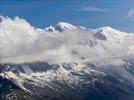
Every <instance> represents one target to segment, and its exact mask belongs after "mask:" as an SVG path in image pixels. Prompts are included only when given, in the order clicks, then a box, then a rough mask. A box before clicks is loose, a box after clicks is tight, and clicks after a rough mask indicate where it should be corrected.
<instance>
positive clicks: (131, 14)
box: [127, 8, 134, 19]
mask: <svg viewBox="0 0 134 100" xmlns="http://www.w3.org/2000/svg"><path fill="white" fill-rule="evenodd" d="M127 17H128V18H133V19H134V8H133V9H130V10H129V11H128V13H127Z"/></svg>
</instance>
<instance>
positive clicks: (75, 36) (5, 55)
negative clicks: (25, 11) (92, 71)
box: [0, 17, 134, 63]
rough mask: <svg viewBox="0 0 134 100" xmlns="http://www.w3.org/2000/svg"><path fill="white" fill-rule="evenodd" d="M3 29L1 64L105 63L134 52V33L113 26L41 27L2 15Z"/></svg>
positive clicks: (64, 24)
mask: <svg viewBox="0 0 134 100" xmlns="http://www.w3.org/2000/svg"><path fill="white" fill-rule="evenodd" d="M68 26H69V27H68ZM70 27H71V28H70ZM59 29H60V30H59ZM0 31H1V32H0V38H1V39H0V53H1V55H0V60H1V63H6V62H13V63H23V62H33V61H46V62H49V63H74V62H97V61H101V62H103V60H104V59H107V58H110V59H114V57H122V56H127V55H132V54H133V51H134V41H133V40H134V35H133V34H128V33H125V32H120V31H117V30H115V29H112V28H111V27H102V28H99V29H87V28H84V27H80V26H73V25H71V24H67V23H64V22H62V24H61V23H59V24H58V25H57V26H51V27H48V28H46V29H39V28H35V27H33V26H31V25H30V24H29V23H28V22H27V21H26V20H24V19H21V18H19V17H15V19H11V18H9V17H1V22H0ZM124 45H125V46H124ZM112 62H113V61H112Z"/></svg>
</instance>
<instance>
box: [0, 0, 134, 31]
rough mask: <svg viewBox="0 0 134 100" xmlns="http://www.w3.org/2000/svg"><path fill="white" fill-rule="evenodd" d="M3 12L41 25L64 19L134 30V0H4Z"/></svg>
mask: <svg viewBox="0 0 134 100" xmlns="http://www.w3.org/2000/svg"><path fill="white" fill-rule="evenodd" d="M0 15H1V16H8V17H11V18H14V17H15V16H19V17H20V18H23V19H25V20H26V21H28V22H29V23H30V24H31V25H33V26H35V27H38V28H44V27H47V26H50V25H55V24H56V23H58V22H61V21H63V22H68V23H71V24H74V25H81V26H85V27H88V28H98V27H103V26H111V27H113V28H116V29H118V30H121V31H126V32H134V0H0Z"/></svg>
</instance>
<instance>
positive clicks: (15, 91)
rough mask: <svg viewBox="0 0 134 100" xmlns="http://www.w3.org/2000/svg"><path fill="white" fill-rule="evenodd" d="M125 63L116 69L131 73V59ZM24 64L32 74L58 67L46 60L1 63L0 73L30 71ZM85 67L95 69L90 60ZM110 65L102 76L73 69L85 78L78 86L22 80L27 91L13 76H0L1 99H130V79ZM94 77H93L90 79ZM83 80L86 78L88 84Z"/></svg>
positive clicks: (133, 90)
mask: <svg viewBox="0 0 134 100" xmlns="http://www.w3.org/2000/svg"><path fill="white" fill-rule="evenodd" d="M126 62H129V63H126V64H124V65H122V66H118V67H121V68H122V70H120V69H119V71H124V72H127V73H130V74H131V75H134V74H133V72H134V70H133V66H134V63H133V60H129V61H126ZM27 66H28V68H30V69H32V73H34V72H46V71H48V70H51V69H53V70H57V69H58V68H59V67H60V66H59V65H53V66H50V65H49V64H47V63H45V62H36V63H25V64H0V73H3V72H4V71H12V72H14V73H15V74H16V75H17V74H18V73H19V72H22V73H30V69H28V68H27ZM88 66H91V68H92V69H97V66H96V65H95V64H91V63H89V64H87V66H86V67H88ZM111 67H113V66H107V70H106V71H105V70H104V72H106V75H105V76H101V75H100V76H95V75H94V73H93V75H91V76H90V75H88V74H85V75H81V74H79V73H76V72H72V73H71V74H72V75H74V76H77V77H80V78H81V79H84V81H83V83H79V84H78V85H75V84H73V83H72V84H71V85H70V84H68V83H67V82H66V81H62V82H61V81H59V80H53V84H54V87H55V88H51V87H49V86H48V85H44V87H41V86H40V84H38V85H34V84H31V82H30V81H31V80H25V82H24V84H23V86H24V87H25V88H26V89H28V90H30V91H31V92H27V91H25V90H23V89H22V88H20V87H18V85H16V83H14V81H13V80H12V79H6V78H3V77H0V100H133V98H134V87H133V84H131V82H130V83H129V81H128V82H127V80H124V81H120V80H122V77H121V75H120V74H118V70H117V69H116V73H115V69H114V68H113V70H112V69H111ZM114 67H115V66H114ZM63 68H64V69H65V70H71V69H72V66H71V65H70V64H64V65H63ZM108 68H110V69H108ZM115 68H116V67H115ZM28 70H29V71H28ZM128 75H129V74H128ZM93 78H95V79H96V80H94V81H89V80H92V79H93ZM86 81H89V83H87V82H86ZM50 85H51V84H50ZM59 87H60V89H63V90H62V91H58V90H57V89H59Z"/></svg>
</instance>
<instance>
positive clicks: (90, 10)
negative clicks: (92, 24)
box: [80, 6, 109, 12]
mask: <svg viewBox="0 0 134 100" xmlns="http://www.w3.org/2000/svg"><path fill="white" fill-rule="evenodd" d="M80 11H83V12H108V11H109V10H108V9H105V8H98V7H91V6H89V7H88V6H87V7H82V8H80Z"/></svg>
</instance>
